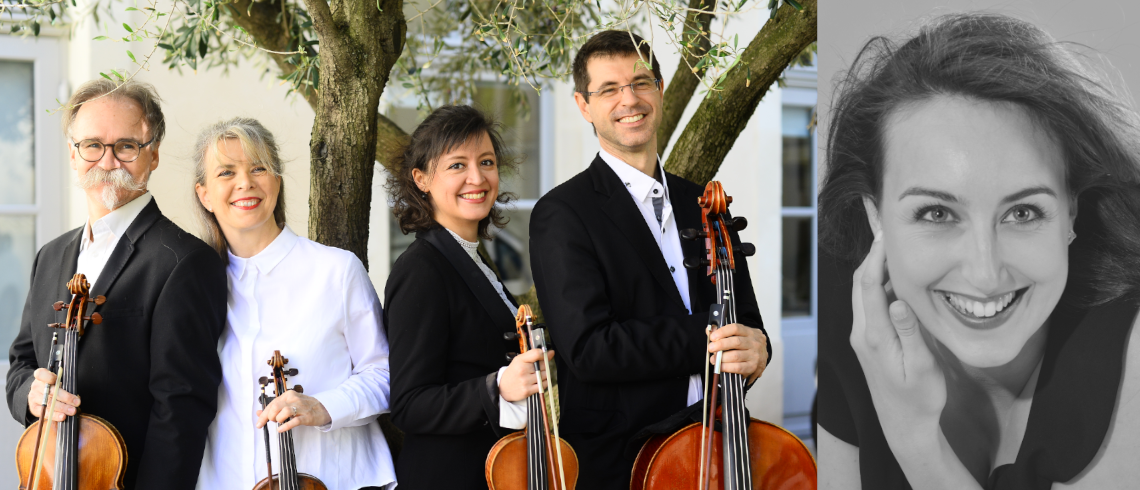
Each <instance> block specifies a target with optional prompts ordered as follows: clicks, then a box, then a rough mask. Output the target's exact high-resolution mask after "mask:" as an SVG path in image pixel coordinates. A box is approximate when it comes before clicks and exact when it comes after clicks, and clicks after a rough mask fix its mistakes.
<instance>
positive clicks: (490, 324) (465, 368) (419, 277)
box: [384, 106, 545, 490]
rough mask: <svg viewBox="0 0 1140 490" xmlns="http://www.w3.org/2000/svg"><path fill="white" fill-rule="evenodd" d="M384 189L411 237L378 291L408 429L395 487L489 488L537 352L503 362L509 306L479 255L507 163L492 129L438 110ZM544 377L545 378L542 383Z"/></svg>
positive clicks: (467, 110) (395, 400)
mask: <svg viewBox="0 0 1140 490" xmlns="http://www.w3.org/2000/svg"><path fill="white" fill-rule="evenodd" d="M393 165H394V167H395V169H396V170H395V171H393V172H392V174H391V175H390V177H389V178H388V190H389V192H390V194H391V197H392V200H393V201H394V202H395V206H394V210H393V212H394V213H395V216H396V220H397V221H398V222H399V223H400V229H401V230H402V231H403V232H404V233H409V232H415V233H416V240H415V242H412V244H411V245H410V246H409V247H408V249H407V251H405V252H404V253H403V254H402V255H400V258H399V259H397V260H396V263H395V264H394V265H393V266H392V272H391V274H390V275H389V276H388V283H387V284H386V285H385V287H384V304H385V305H387V308H385V310H384V316H385V324H386V325H387V328H388V336H389V340H390V341H391V344H392V421H393V422H394V423H395V424H396V425H397V426H398V427H400V429H401V430H403V431H404V447H403V449H402V451H401V453H400V457H399V459H398V460H397V462H396V474H397V477H398V478H399V481H400V488H401V490H403V489H411V490H415V489H437V488H485V487H486V481H485V480H484V472H483V464H484V461H485V460H486V458H487V453H488V452H489V451H490V450H491V446H493V445H494V444H495V442H496V441H497V440H498V439H499V438H500V437H502V436H504V435H506V434H508V433H510V432H513V431H514V430H516V429H521V428H523V427H525V426H526V404H525V403H524V400H525V399H526V397H527V396H530V395H531V394H534V393H537V392H538V378H537V376H536V374H535V371H534V368H533V367H532V366H533V365H534V363H535V361H538V360H539V359H541V351H539V350H537V349H535V350H531V351H530V352H527V353H524V354H521V355H518V356H516V357H514V359H513V360H510V361H509V365H508V359H510V357H509V356H508V354H512V353H517V352H518V342H517V341H515V340H510V339H507V338H504V335H503V334H504V333H507V332H514V331H515V322H514V315H515V313H516V311H517V306H516V303H515V300H514V298H513V297H512V296H511V294H510V293H509V292H508V291H507V290H506V289H505V288H504V287H503V284H502V282H501V281H500V280H499V278H498V277H497V276H496V275H495V273H494V272H493V271H492V270H491V268H490V267H489V265H488V264H487V263H486V262H485V260H484V259H483V257H482V256H481V255H479V254H478V252H477V249H478V246H479V243H478V240H479V239H480V238H484V239H487V238H490V235H489V233H488V231H487V230H488V228H489V227H491V226H500V227H501V226H502V225H504V224H505V220H504V219H503V217H502V216H501V215H500V214H499V213H500V212H499V210H498V209H496V208H495V207H494V205H495V203H496V202H498V203H506V202H508V200H509V198H510V196H509V195H508V194H500V193H499V169H500V168H501V167H506V166H509V165H510V162H509V161H508V160H507V159H506V155H505V151H504V148H503V144H502V140H501V139H500V137H499V133H498V131H497V130H496V125H495V123H494V122H492V121H491V120H490V119H489V118H488V117H487V116H486V115H484V114H483V113H481V112H480V111H478V110H477V109H474V108H472V107H468V106H447V107H441V108H439V109H436V110H435V111H434V112H432V113H431V115H429V116H428V117H427V119H424V121H423V123H421V124H420V125H419V127H418V128H416V130H415V131H414V132H413V133H412V136H411V138H410V140H409V142H408V144H407V145H406V146H405V147H404V148H402V150H401V151H400V152H398V153H397V154H396V156H395V158H394V159H393ZM543 378H545V374H544V375H543Z"/></svg>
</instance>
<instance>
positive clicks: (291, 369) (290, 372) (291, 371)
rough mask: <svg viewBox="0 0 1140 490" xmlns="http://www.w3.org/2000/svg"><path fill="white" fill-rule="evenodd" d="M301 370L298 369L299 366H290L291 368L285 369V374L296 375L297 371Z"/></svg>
mask: <svg viewBox="0 0 1140 490" xmlns="http://www.w3.org/2000/svg"><path fill="white" fill-rule="evenodd" d="M299 372H300V371H297V368H290V369H286V370H285V374H287V375H289V376H296V375H297V373H299Z"/></svg>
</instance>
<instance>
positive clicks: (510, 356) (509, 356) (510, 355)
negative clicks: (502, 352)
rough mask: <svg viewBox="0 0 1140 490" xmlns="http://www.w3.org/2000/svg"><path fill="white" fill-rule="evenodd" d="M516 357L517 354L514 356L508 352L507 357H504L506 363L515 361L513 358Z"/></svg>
mask: <svg viewBox="0 0 1140 490" xmlns="http://www.w3.org/2000/svg"><path fill="white" fill-rule="evenodd" d="M517 355H518V354H515V353H514V352H508V353H507V356H506V357H507V362H511V361H513V360H514V359H515V356H517Z"/></svg>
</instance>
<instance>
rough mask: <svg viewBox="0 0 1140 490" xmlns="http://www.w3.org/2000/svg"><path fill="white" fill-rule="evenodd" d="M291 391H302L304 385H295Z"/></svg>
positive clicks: (303, 390)
mask: <svg viewBox="0 0 1140 490" xmlns="http://www.w3.org/2000/svg"><path fill="white" fill-rule="evenodd" d="M293 391H296V392H297V393H304V392H305V387H304V386H301V385H296V386H293Z"/></svg>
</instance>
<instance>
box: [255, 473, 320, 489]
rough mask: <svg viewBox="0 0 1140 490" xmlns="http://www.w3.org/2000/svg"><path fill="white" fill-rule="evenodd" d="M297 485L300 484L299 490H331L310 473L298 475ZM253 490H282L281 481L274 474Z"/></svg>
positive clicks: (260, 482)
mask: <svg viewBox="0 0 1140 490" xmlns="http://www.w3.org/2000/svg"><path fill="white" fill-rule="evenodd" d="M271 479H272V481H271ZM297 483H298V484H299V486H298V487H297V490H329V489H328V487H326V486H325V484H324V483H321V481H320V480H318V479H317V477H315V476H313V475H310V474H308V473H297ZM253 490H281V481H280V479H279V478H278V476H277V474H276V473H274V474H273V476H271V477H268V478H262V479H261V481H259V482H257V485H254V486H253Z"/></svg>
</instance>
